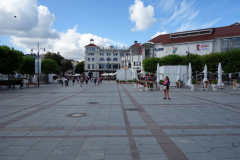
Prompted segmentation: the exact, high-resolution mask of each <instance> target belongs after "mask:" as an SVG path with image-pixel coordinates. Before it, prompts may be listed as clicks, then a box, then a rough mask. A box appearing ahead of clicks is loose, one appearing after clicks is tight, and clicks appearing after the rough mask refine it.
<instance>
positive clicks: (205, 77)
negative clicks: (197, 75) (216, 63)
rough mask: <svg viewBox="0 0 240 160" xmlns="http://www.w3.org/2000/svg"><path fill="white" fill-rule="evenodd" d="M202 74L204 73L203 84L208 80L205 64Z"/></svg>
mask: <svg viewBox="0 0 240 160" xmlns="http://www.w3.org/2000/svg"><path fill="white" fill-rule="evenodd" d="M203 73H204V78H203V82H204V81H208V79H207V65H206V64H205V67H204V71H203Z"/></svg>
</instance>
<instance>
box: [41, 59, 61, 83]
mask: <svg viewBox="0 0 240 160" xmlns="http://www.w3.org/2000/svg"><path fill="white" fill-rule="evenodd" d="M41 66H42V68H41V70H42V72H43V73H44V74H46V83H49V82H48V74H51V73H57V72H58V65H57V62H56V61H54V60H51V59H43V60H42V65H41Z"/></svg>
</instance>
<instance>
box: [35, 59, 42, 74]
mask: <svg viewBox="0 0 240 160" xmlns="http://www.w3.org/2000/svg"><path fill="white" fill-rule="evenodd" d="M35 73H38V59H35ZM39 73H41V59H39Z"/></svg>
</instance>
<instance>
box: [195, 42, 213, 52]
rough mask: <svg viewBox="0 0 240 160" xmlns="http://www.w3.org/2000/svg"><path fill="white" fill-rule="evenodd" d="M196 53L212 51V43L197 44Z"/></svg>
mask: <svg viewBox="0 0 240 160" xmlns="http://www.w3.org/2000/svg"><path fill="white" fill-rule="evenodd" d="M195 51H197V52H201V51H203V52H204V51H210V43H197V44H196V49H195Z"/></svg>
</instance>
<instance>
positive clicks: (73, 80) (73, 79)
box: [72, 77, 75, 86]
mask: <svg viewBox="0 0 240 160" xmlns="http://www.w3.org/2000/svg"><path fill="white" fill-rule="evenodd" d="M72 82H73V86H74V82H75V78H74V77H72Z"/></svg>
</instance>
